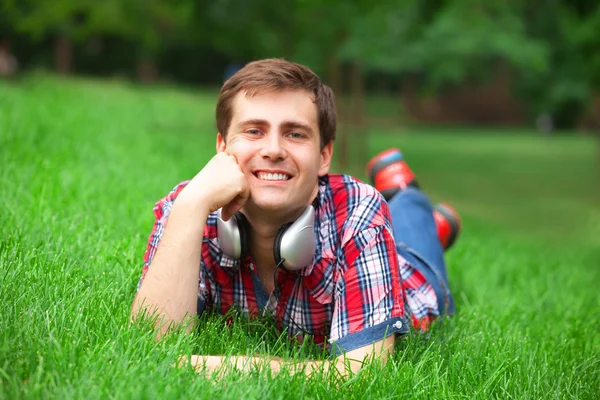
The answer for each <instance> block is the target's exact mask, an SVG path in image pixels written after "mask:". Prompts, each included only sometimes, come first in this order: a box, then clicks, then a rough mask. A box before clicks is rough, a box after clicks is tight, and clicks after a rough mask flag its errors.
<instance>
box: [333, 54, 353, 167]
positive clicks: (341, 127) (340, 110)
mask: <svg viewBox="0 0 600 400" xmlns="http://www.w3.org/2000/svg"><path fill="white" fill-rule="evenodd" d="M328 63H329V65H328V69H329V86H330V87H331V90H333V93H334V95H335V108H336V112H337V122H338V124H337V128H338V129H337V142H338V146H337V153H338V157H337V159H338V165H339V167H340V169H341V170H342V171H343V170H345V169H346V168H347V167H348V164H349V156H348V150H349V149H348V132H347V129H346V126H345V122H346V112H345V111H346V110H345V108H344V104H343V103H344V102H343V101H342V66H341V65H340V62H339V61H338V59H337V58H336V57H335V55H333V54H332V55H330V56H329V62H328Z"/></svg>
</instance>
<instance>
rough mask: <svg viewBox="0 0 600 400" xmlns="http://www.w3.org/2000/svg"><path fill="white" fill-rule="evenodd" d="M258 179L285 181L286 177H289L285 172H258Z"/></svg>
mask: <svg viewBox="0 0 600 400" xmlns="http://www.w3.org/2000/svg"><path fill="white" fill-rule="evenodd" d="M258 179H261V180H263V181H287V180H288V179H290V177H289V176H288V175H286V174H277V173H276V174H272V173H265V172H260V173H259V174H258Z"/></svg>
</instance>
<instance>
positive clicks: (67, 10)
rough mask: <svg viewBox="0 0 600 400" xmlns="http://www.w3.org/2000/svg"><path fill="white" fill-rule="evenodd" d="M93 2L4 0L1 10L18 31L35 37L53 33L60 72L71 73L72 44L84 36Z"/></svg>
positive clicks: (36, 38) (56, 66)
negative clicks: (86, 21)
mask: <svg viewBox="0 0 600 400" xmlns="http://www.w3.org/2000/svg"><path fill="white" fill-rule="evenodd" d="M91 4H93V3H92V2H91V0H90V1H86V0H80V1H73V0H55V1H52V2H47V1H44V0H19V1H17V0H0V10H2V13H3V14H4V15H5V16H6V19H7V20H8V21H10V23H11V25H12V27H13V29H14V30H15V31H16V32H19V33H21V34H25V35H28V36H29V37H31V38H33V39H34V40H42V39H43V38H44V37H46V36H51V37H52V38H53V40H54V65H55V68H56V71H58V72H59V73H62V74H67V73H70V72H71V70H72V53H73V44H72V43H73V41H77V40H81V39H82V35H83V28H84V21H85V16H86V12H87V10H88V8H89V7H90V5H91Z"/></svg>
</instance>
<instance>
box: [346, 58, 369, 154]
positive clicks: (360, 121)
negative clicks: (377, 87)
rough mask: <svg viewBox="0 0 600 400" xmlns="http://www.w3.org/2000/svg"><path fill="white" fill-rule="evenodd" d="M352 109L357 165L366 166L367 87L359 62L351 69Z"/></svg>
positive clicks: (353, 138) (353, 139)
mask: <svg viewBox="0 0 600 400" xmlns="http://www.w3.org/2000/svg"><path fill="white" fill-rule="evenodd" d="M350 104H351V106H350V109H351V110H352V113H351V115H352V117H351V118H352V121H351V124H352V145H353V147H354V148H355V149H356V156H357V160H356V162H355V163H354V164H355V165H366V163H367V153H368V145H369V144H368V140H367V139H368V138H367V132H366V127H365V85H364V80H363V69H362V65H361V64H360V63H359V62H355V63H353V64H352V66H351V68H350Z"/></svg>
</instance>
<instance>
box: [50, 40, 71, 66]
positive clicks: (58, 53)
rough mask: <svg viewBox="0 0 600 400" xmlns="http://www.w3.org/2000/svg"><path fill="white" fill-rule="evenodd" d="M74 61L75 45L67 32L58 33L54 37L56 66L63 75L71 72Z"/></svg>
mask: <svg viewBox="0 0 600 400" xmlns="http://www.w3.org/2000/svg"><path fill="white" fill-rule="evenodd" d="M72 63H73V46H72V44H71V40H70V39H69V38H68V37H67V36H66V35H65V34H58V35H57V36H56V38H55V39H54V68H55V69H56V72H58V73H59V74H63V75H68V74H70V73H71V69H72Z"/></svg>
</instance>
